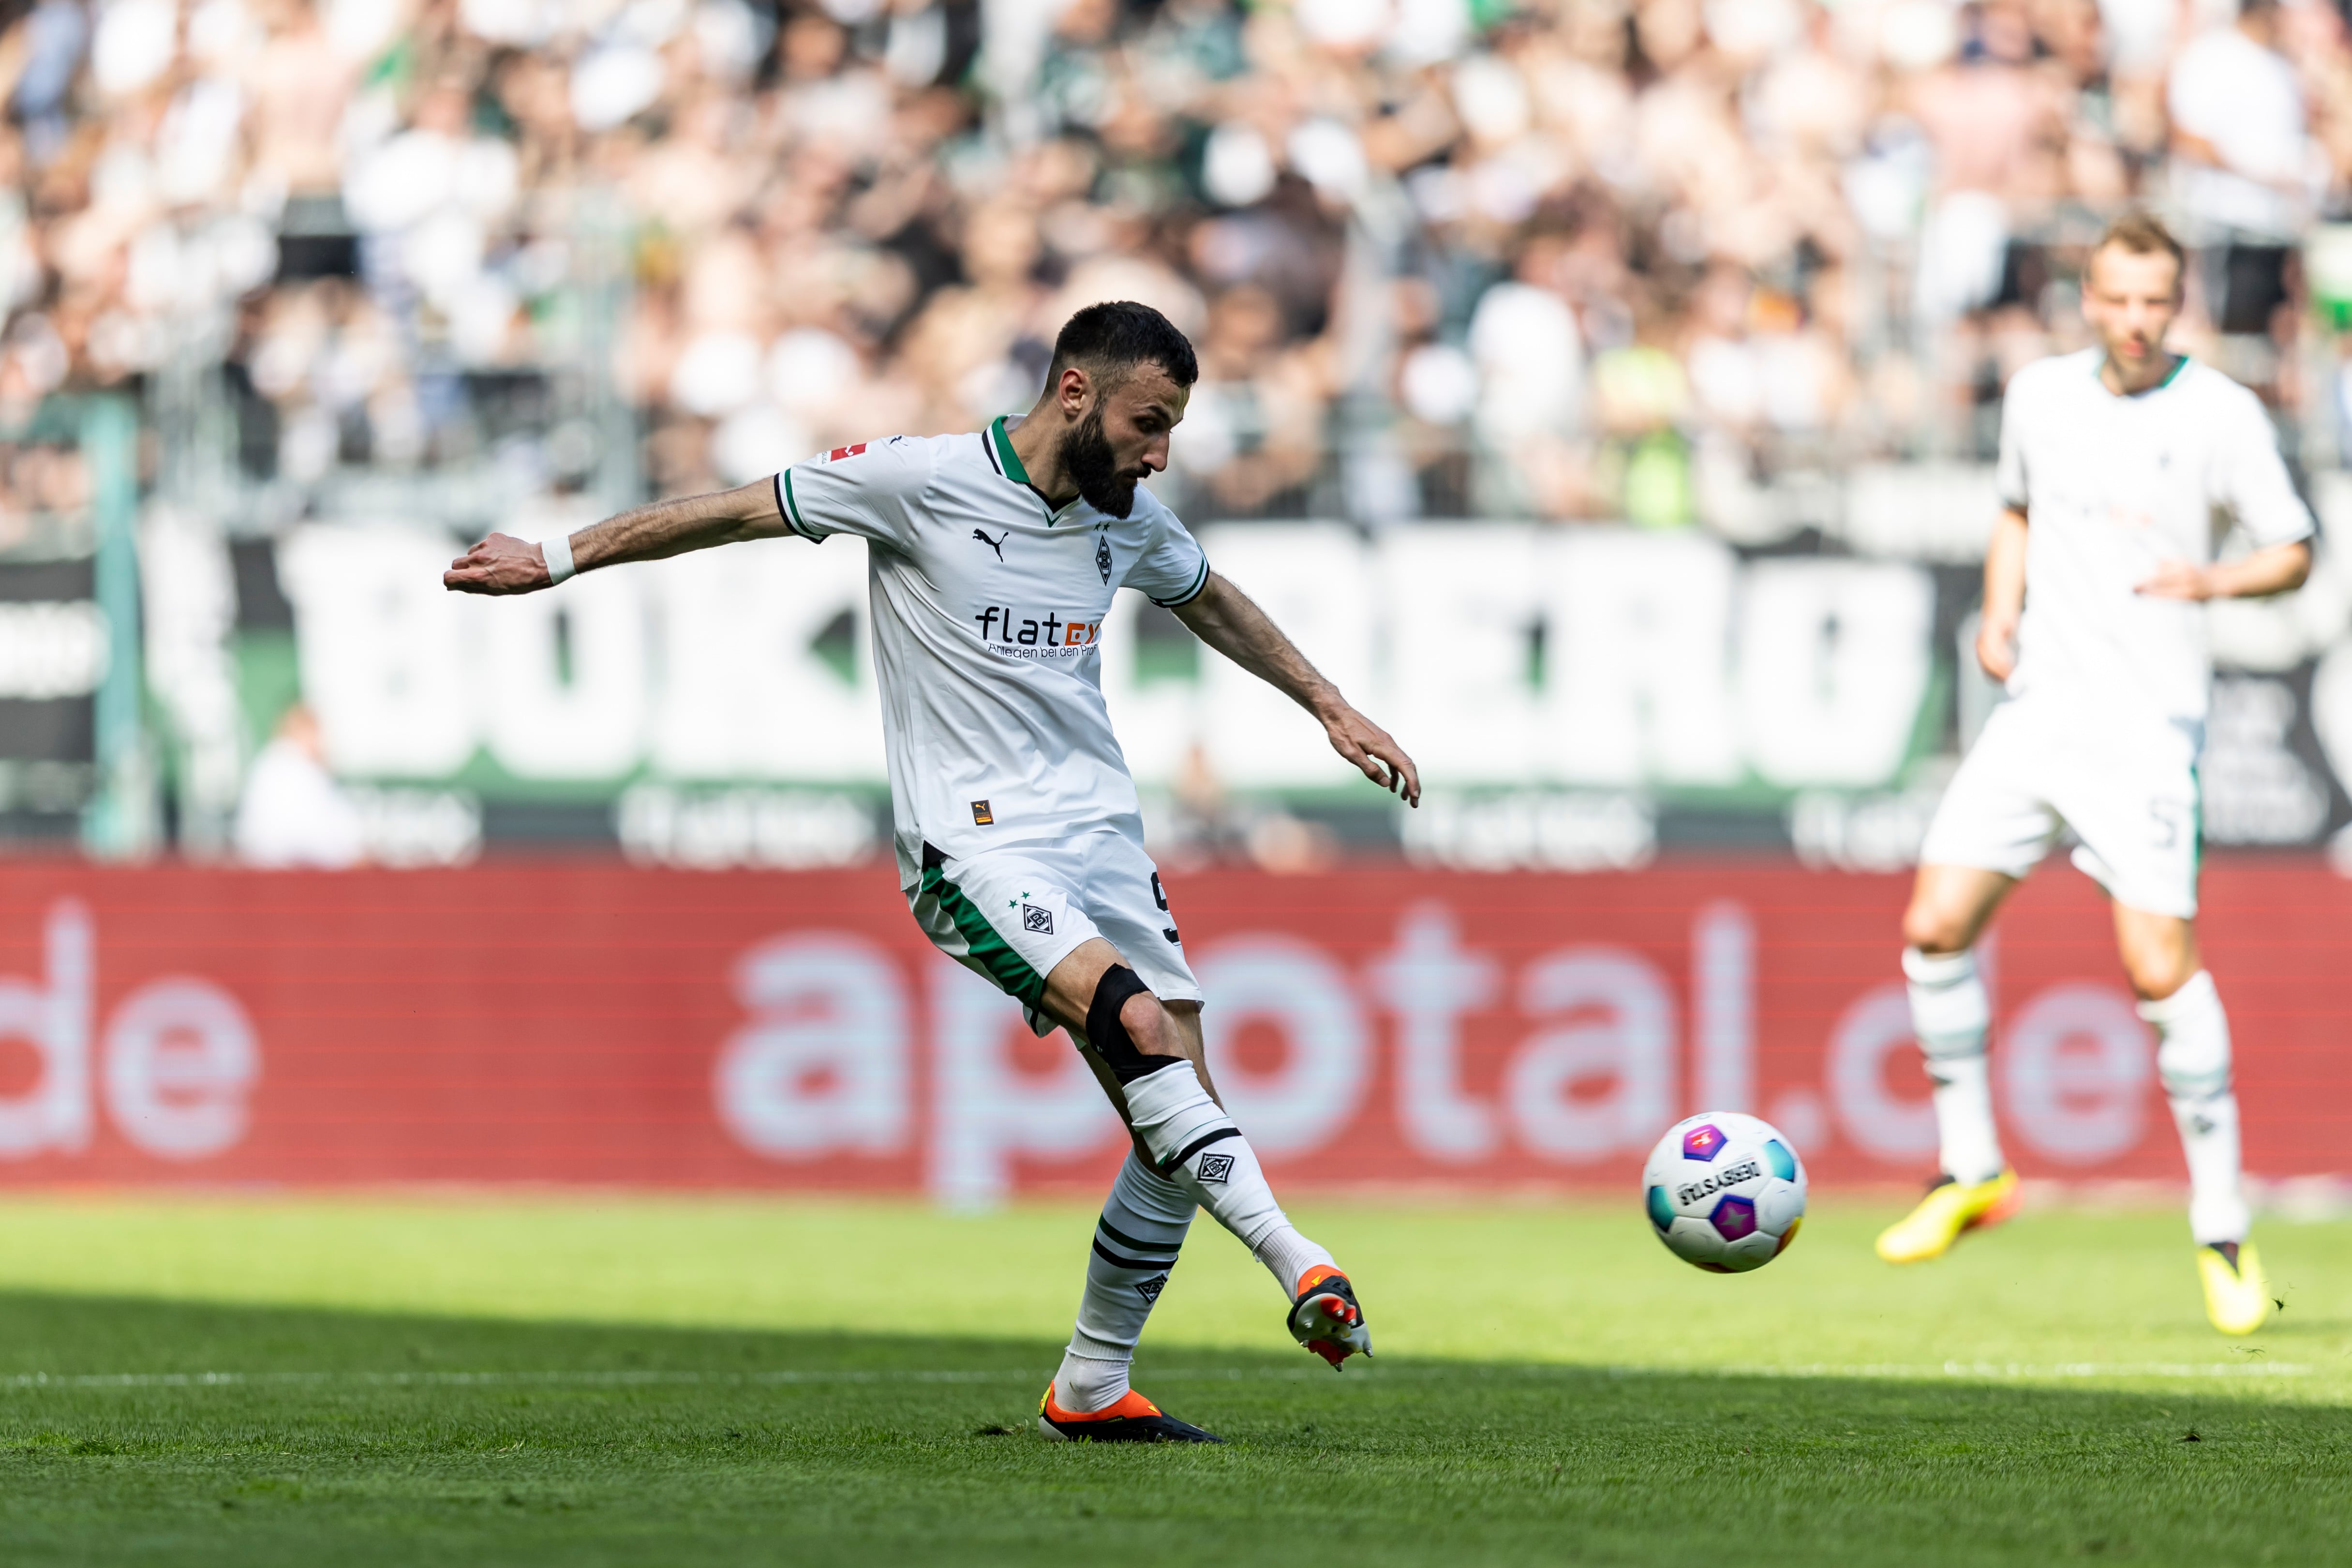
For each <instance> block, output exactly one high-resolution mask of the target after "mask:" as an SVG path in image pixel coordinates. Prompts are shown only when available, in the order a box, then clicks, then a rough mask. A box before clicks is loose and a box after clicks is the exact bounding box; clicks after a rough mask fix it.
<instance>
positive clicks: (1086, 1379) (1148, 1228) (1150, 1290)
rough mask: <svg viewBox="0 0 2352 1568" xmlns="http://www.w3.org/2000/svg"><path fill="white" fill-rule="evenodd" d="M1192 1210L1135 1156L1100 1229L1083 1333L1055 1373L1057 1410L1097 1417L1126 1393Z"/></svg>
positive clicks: (1084, 1301)
mask: <svg viewBox="0 0 2352 1568" xmlns="http://www.w3.org/2000/svg"><path fill="white" fill-rule="evenodd" d="M1192 1208H1193V1205H1192V1199H1191V1198H1190V1197H1187V1196H1186V1195H1185V1194H1184V1191H1183V1189H1182V1188H1181V1187H1179V1186H1178V1185H1177V1184H1175V1183H1173V1182H1171V1181H1168V1180H1167V1179H1165V1178H1164V1177H1161V1176H1158V1175H1155V1174H1153V1173H1152V1171H1151V1168H1150V1166H1148V1165H1146V1164H1145V1163H1143V1162H1142V1161H1141V1160H1139V1159H1138V1158H1137V1157H1136V1155H1135V1152H1134V1151H1132V1150H1129V1152H1128V1156H1127V1159H1126V1161H1125V1163H1122V1164H1121V1165H1120V1166H1119V1168H1118V1176H1117V1178H1115V1179H1114V1180H1113V1181H1112V1182H1111V1184H1110V1196H1109V1197H1108V1198H1106V1199H1105V1200H1103V1210H1102V1218H1101V1219H1100V1220H1099V1221H1098V1222H1097V1224H1096V1226H1095V1238H1094V1247H1093V1248H1092V1249H1091V1250H1090V1251H1089V1253H1088V1254H1087V1289H1086V1294H1085V1295H1084V1296H1082V1297H1081V1298H1079V1300H1078V1322H1077V1327H1076V1330H1075V1331H1073V1332H1072V1333H1071V1335H1070V1348H1069V1350H1068V1351H1067V1352H1066V1353H1065V1354H1064V1355H1063V1357H1062V1368H1061V1370H1060V1371H1059V1372H1057V1373H1055V1374H1054V1403H1055V1404H1056V1405H1060V1406H1061V1407H1062V1408H1063V1409H1065V1410H1069V1411H1075V1412H1076V1413H1078V1414H1080V1415H1091V1414H1092V1413H1093V1412H1095V1411H1097V1410H1101V1409H1104V1408H1105V1407H1107V1406H1108V1405H1116V1404H1118V1401H1119V1400H1120V1399H1121V1398H1122V1397H1123V1396H1124V1395H1125V1394H1126V1393H1127V1369H1128V1366H1129V1363H1131V1362H1133V1361H1134V1359H1135V1343H1136V1341H1138V1340H1139V1339H1141V1338H1142V1337H1143V1324H1144V1320H1146V1319H1147V1318H1149V1317H1150V1316H1151V1309H1152V1308H1153V1307H1154V1306H1155V1305H1157V1304H1158V1303H1159V1300H1160V1291H1161V1290H1162V1289H1165V1288H1166V1286H1167V1284H1168V1271H1169V1270H1170V1269H1171V1268H1175V1267H1176V1253H1177V1250H1178V1249H1179V1248H1180V1247H1182V1246H1183V1245H1184V1234H1185V1232H1187V1231H1189V1230H1190V1229H1192Z"/></svg>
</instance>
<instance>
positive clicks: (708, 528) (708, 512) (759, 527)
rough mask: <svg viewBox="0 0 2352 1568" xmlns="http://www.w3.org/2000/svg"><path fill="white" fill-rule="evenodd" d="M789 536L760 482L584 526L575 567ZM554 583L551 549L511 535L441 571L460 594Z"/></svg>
mask: <svg viewBox="0 0 2352 1568" xmlns="http://www.w3.org/2000/svg"><path fill="white" fill-rule="evenodd" d="M789 531H791V525H790V524H788V523H787V522H785V521H784V518H783V514H782V513H781V512H779V511H778V510H776V490H775V486H774V485H773V484H772V483H770V482H769V481H768V480H766V479H760V480H758V481H756V482H754V483H751V484H748V485H745V486H743V487H742V488H741V489H732V490H717V491H714V492H712V493H711V494H709V495H700V496H683V497H680V498H679V499H677V500H657V501H656V502H654V503H653V504H652V505H651V506H641V507H635V508H632V509H631V510H627V511H625V512H622V513H620V514H619V515H617V516H614V517H608V518H606V519H605V520H604V521H602V522H600V523H596V524H593V526H591V527H588V528H583V529H582V530H581V531H579V532H577V533H575V534H573V535H572V536H571V541H570V543H571V547H572V571H573V572H585V571H587V570H589V569H590V568H591V567H595V566H612V565H616V564H618V563H621V562H624V561H659V560H661V559H663V558H664V557H666V556H670V555H683V554H685V553H686V552H688V551H689V550H708V549H709V548H710V547H711V546H712V545H714V544H735V543H739V542H742V541H744V540H747V539H767V538H772V537H773V536H774V535H777V534H780V533H786V532H789ZM554 584H555V576H554V574H553V573H551V571H549V569H548V564H547V552H546V551H545V549H544V548H543V547H541V546H540V545H537V544H530V543H527V542H524V541H522V540H520V539H516V538H513V537H512V536H510V535H508V534H504V533H493V534H491V535H490V536H489V537H488V539H485V540H483V541H482V542H480V543H478V544H477V545H475V546H474V547H473V548H472V549H471V550H468V551H467V552H466V553H465V554H463V555H460V556H459V557H457V560H455V561H453V562H451V563H449V570H448V571H446V572H444V573H443V574H441V585H442V586H443V587H445V588H448V589H452V590H454V591H455V592H457V593H460V594H530V593H534V592H536V591H537V590H539V589H541V588H549V587H552V586H554Z"/></svg>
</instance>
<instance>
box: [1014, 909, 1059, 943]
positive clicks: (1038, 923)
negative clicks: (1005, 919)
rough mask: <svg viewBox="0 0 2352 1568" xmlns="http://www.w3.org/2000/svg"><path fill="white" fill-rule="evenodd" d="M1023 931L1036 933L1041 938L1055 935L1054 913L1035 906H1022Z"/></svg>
mask: <svg viewBox="0 0 2352 1568" xmlns="http://www.w3.org/2000/svg"><path fill="white" fill-rule="evenodd" d="M1021 929H1022V930H1023V931H1035V932H1036V933H1037V934H1038V935H1039V936H1051V935H1053V934H1054V911H1053V910H1041V909H1039V908H1038V907H1037V906H1036V905H1034V904H1024V905H1022V906H1021Z"/></svg>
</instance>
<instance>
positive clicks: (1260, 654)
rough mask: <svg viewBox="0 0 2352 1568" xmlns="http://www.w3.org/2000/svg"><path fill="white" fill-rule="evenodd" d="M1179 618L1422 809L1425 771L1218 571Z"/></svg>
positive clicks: (1335, 746) (1373, 776) (1377, 780)
mask: <svg viewBox="0 0 2352 1568" xmlns="http://www.w3.org/2000/svg"><path fill="white" fill-rule="evenodd" d="M1176 617H1177V619H1179V620H1181V621H1182V622H1183V623H1184V624H1185V625H1186V626H1190V627H1192V635H1193V636H1194V637H1199V638H1200V639H1201V640H1202V642H1204V643H1207V644H1208V645H1209V646H1210V647H1213V648H1215V649H1216V650H1217V651H1218V652H1219V653H1221V654H1223V655H1224V656H1225V657H1226V658H1229V659H1232V660H1233V661H1234V663H1235V664H1238V665H1240V666H1241V667H1242V668H1244V669H1246V670H1248V671H1249V672H1250V673H1251V674H1252V675H1255V676H1256V677H1257V678H1258V679H1260V680H1263V681H1265V683H1266V684H1267V685H1269V686H1271V687H1273V688H1274V689H1276V691H1279V692H1281V693H1282V694H1283V695H1284V696H1286V697H1287V698H1289V699H1290V700H1292V701H1293V702H1296V703H1297V704H1298V705H1299V706H1300V707H1301V708H1304V709H1306V710H1307V711H1308V712H1309V713H1312V714H1314V715H1315V717H1316V718H1317V720H1318V721H1320V722H1321V723H1322V725H1323V732H1324V733H1325V734H1326V735H1328V736H1329V737H1330V738H1331V749H1332V750H1333V751H1335V752H1339V754H1340V755H1341V756H1343V757H1345V758H1347V759H1348V761H1349V762H1350V763H1354V764H1355V765H1356V766H1357V767H1358V768H1359V769H1360V770H1362V772H1363V775H1364V776H1365V777H1366V778H1368V779H1370V780H1371V781H1372V782H1373V783H1374V784H1378V785H1380V786H1381V788H1382V789H1385V790H1391V791H1393V792H1395V793H1396V794H1397V795H1401V796H1402V797H1403V800H1404V803H1405V804H1406V805H1414V806H1417V805H1420V804H1421V772H1420V770H1419V769H1417V768H1415V767H1414V766H1413V765H1412V758H1411V757H1409V756H1406V755H1405V753H1404V748H1403V747H1402V746H1400V745H1398V744H1397V743H1396V742H1395V740H1394V739H1392V738H1391V736H1390V734H1389V732H1388V731H1386V730H1383V729H1381V727H1380V726H1379V725H1378V724H1375V723H1373V722H1372V721H1370V719H1367V718H1365V717H1364V716H1363V715H1362V714H1361V713H1359V712H1357V711H1356V710H1355V708H1354V707H1353V706H1352V705H1350V704H1349V701H1348V700H1347V699H1346V698H1344V697H1342V696H1340V695H1339V688H1338V687H1336V686H1334V685H1332V684H1331V683H1330V682H1329V681H1328V680H1326V679H1323V676H1322V673H1321V672H1320V671H1319V670H1318V669H1317V668H1315V667H1314V666H1313V665H1311V664H1309V663H1307V656H1306V655H1305V654H1303V653H1301V652H1299V651H1298V645H1297V644H1296V643H1294V642H1292V641H1291V640H1290V639H1289V638H1288V637H1285V636H1283V635H1282V628H1281V627H1280V626H1276V625H1275V624H1274V623H1273V622H1272V621H1271V620H1268V619H1267V618H1266V614H1265V611H1264V610H1261V609H1259V608H1258V607H1257V605H1255V604H1253V603H1252V602H1251V601H1250V596H1249V595H1247V594H1244V593H1243V592H1242V591H1241V590H1240V589H1239V588H1236V587H1234V585H1233V584H1231V583H1229V582H1227V581H1225V579H1224V578H1223V577H1221V576H1219V575H1218V574H1216V573H1214V572H1212V573H1210V574H1209V582H1208V585H1207V586H1206V587H1204V588H1202V590H1201V592H1200V593H1199V595H1196V596H1195V597H1194V598H1192V600H1191V601H1190V602H1188V603H1186V604H1182V605H1178V606H1177V607H1176Z"/></svg>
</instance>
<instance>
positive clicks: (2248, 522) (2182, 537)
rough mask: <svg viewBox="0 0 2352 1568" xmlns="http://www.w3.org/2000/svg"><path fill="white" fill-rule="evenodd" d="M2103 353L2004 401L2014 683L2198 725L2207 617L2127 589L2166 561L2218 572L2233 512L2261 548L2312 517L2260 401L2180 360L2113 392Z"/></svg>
mask: <svg viewBox="0 0 2352 1568" xmlns="http://www.w3.org/2000/svg"><path fill="white" fill-rule="evenodd" d="M2103 358H2104V354H2103V351H2101V350H2098V349H2087V350H2084V352H2082V353H2072V354H2063V355H2059V356H2055V357H2053V358H2050V359H2044V360H2038V361H2036V362H2035V363H2032V364H2030V365H2027V366H2026V367H2025V368H2024V369H2022V370H2021V371H2019V372H2018V373H2017V374H2016V375H2015V376H2014V377H2012V378H2011V381H2010V384H2009V393H2008V396H2007V397H2006V399H2005V400H2004V401H2003V403H2002V405H2001V422H2000V498H2001V502H2002V504H2003V505H2005V506H2011V507H2015V508H2016V509H2018V510H2021V511H2022V512H2024V513H2025V514H2026V522H2027V527H2026V549H2025V616H2024V620H2023V623H2022V624H2021V626H2020V627H2019V630H2018V658H2017V668H2016V670H2015V671H2014V672H2013V673H2012V674H2011V677H2010V680H2009V689H2010V691H2011V694H2012V695H2022V694H2024V693H2025V692H2028V691H2033V692H2041V693H2048V694H2051V695H2053V696H2070V697H2074V698H2076V699H2080V700H2084V701H2086V702H2087V703H2089V704H2091V705H2094V707H2095V710H2097V711H2099V712H2102V713H2105V714H2107V715H2110V716H2114V717H2118V718H2130V717H2133V716H2135V715H2137V717H2139V718H2142V719H2154V720H2158V721H2165V722H2171V723H2179V724H2182V725H2185V726H2191V727H2196V728H2199V729H2201V726H2202V723H2203V721H2204V718H2205V708H2206V701H2207V695H2208V689H2209V688H2210V685H2211V683H2212V662H2211V658H2210V654H2209V653H2208V651H2207V646H2206V630H2205V608H2204V606H2203V605H2198V604H2192V603H2189V602H2186V601H2183V600H2179V599H2158V598H2152V597H2150V596H2149V595H2145V594H2139V593H2136V592H2134V589H2135V588H2136V587H2137V584H2140V583H2142V582H2144V581H2146V580H2147V577H2148V575H2149V574H2151V573H2152V572H2154V571H2155V570H2156V568H2157V566H2158V563H2161V562H2164V561H2167V560H2173V561H2188V562H2193V563H2197V564H2200V565H2203V564H2205V563H2210V561H2211V560H2212V559H2213V552H2214V546H2215V545H2216V543H2217V542H2219V538H2220V531H2221V530H2220V526H2219V524H2220V522H2221V520H2222V519H2223V518H2224V516H2226V517H2228V518H2234V519H2235V521H2237V523H2238V524H2239V526H2241V527H2242V528H2243V529H2244V530H2245V531H2246V533H2247V534H2248V536H2249V537H2251V538H2252V541H2253V542H2254V543H2255V544H2256V545H2257V546H2258V547H2259V546H2267V545H2273V544H2284V543H2289V542H2293V541H2294V540H2298V539H2305V538H2308V537H2309V536H2310V534H2311V532H2312V521H2311V512H2310V510H2309V509H2308V508H2306V507H2305V505H2304V504H2303V500H2302V498H2300V497H2299V496H2297V495H2296V494H2295V492H2294V484H2293V482H2292V481H2291V480H2290V479H2288V478H2287V471H2286V465H2285V464H2284V463H2283V462H2282V461H2281V460H2280V458H2279V451H2278V437H2277V434H2276V432H2275V431H2274V430H2273V428H2272V426H2271V422H2270V416H2269V415H2268V414H2266V413H2265V412H2264V411H2263V405H2262V403H2261V401H2260V400H2259V399H2257V398H2256V397H2255V396H2254V395H2253V394H2252V393H2251V392H2249V391H2247V390H2246V389H2245V388H2244V387H2242V386H2241V385H2239V384H2237V383H2236V382H2234V381H2231V379H2230V378H2229V377H2228V376H2226V375H2223V374H2221V372H2220V371H2217V370H2214V369H2211V368H2210V367H2209V366H2206V365H2202V364H2200V363H2196V362H2195V361H2193V360H2189V359H2183V360H2182V361H2181V362H2180V363H2179V365H2178V366H2177V367H2176V368H2175V369H2174V371H2173V373H2172V374H2171V376H2170V377H2168V379H2167V380H2166V381H2164V382H2163V383H2162V384H2160V385H2158V386H2154V387H2151V388H2149V389H2148V390H2147V391H2146V392H2143V393H2140V394H2139V395H2137V396H2132V397H2118V396H2116V395H2115V394H2114V393H2111V392H2109V391H2108V390H2107V389H2106V385H2105V383H2103V382H2101V381H2100V379H2099V367H2100V365H2101V363H2102V362H2103Z"/></svg>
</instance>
